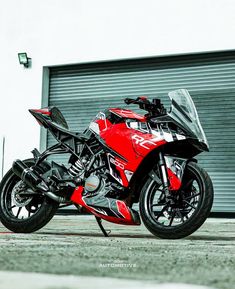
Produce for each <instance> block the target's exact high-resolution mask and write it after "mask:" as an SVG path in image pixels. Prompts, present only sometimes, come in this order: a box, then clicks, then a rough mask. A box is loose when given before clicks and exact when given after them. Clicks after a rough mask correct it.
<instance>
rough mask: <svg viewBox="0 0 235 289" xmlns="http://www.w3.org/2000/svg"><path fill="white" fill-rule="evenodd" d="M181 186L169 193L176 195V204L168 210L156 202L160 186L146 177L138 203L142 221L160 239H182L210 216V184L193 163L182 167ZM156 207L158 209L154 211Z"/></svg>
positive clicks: (204, 173) (203, 173) (164, 205)
mask: <svg viewBox="0 0 235 289" xmlns="http://www.w3.org/2000/svg"><path fill="white" fill-rule="evenodd" d="M187 185H188V186H187ZM181 187H182V189H180V190H179V191H177V192H172V195H173V194H175V196H177V198H178V200H179V201H178V203H177V204H176V205H174V206H168V207H167V204H166V203H165V204H164V203H161V202H159V194H161V193H158V192H160V191H161V186H159V184H157V183H156V182H155V181H154V180H153V179H151V177H148V179H147V180H146V182H145V184H144V186H143V188H142V190H141V193H140V204H139V205H140V215H141V218H142V220H143V223H144V224H145V226H146V228H147V229H148V230H149V231H150V232H151V233H152V234H154V235H155V236H157V237H159V238H163V239H179V238H184V237H186V236H188V235H190V234H192V233H193V232H195V231H196V230H197V229H198V228H199V227H200V226H201V225H202V224H203V223H204V222H205V220H206V219H207V217H208V216H209V214H210V211H211V207H212V204H213V195H214V193H213V185H212V182H211V179H210V177H209V175H208V174H207V172H206V171H205V170H204V169H202V168H200V167H199V166H198V165H197V164H196V163H194V162H189V163H188V164H187V166H186V168H185V173H184V177H183V180H182V186H181ZM157 194H158V197H157V203H156V195H157ZM154 198H155V199H154ZM158 207H160V208H159V209H157V208H158ZM175 221H177V222H178V223H177V222H175ZM180 221H181V223H180Z"/></svg>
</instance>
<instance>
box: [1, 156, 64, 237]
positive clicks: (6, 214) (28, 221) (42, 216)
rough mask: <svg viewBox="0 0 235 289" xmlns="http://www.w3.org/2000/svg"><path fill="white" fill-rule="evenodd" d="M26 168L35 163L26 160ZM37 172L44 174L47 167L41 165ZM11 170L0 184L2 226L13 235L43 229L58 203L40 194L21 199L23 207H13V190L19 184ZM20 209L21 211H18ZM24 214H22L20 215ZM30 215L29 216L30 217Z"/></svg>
mask: <svg viewBox="0 0 235 289" xmlns="http://www.w3.org/2000/svg"><path fill="white" fill-rule="evenodd" d="M23 162H24V163H25V164H26V165H27V166H29V167H30V166H32V165H33V164H34V163H35V161H34V160H33V159H27V160H25V161H23ZM38 170H39V171H40V173H45V172H46V171H47V170H48V165H46V164H45V163H42V164H41V165H40V166H39V167H38ZM20 181H21V180H20V178H19V177H17V176H16V175H15V174H14V173H13V171H12V169H10V170H9V171H8V172H7V173H6V175H5V176H4V178H3V179H2V181H1V184H0V221H1V222H2V224H3V225H4V226H5V227H6V228H7V229H9V230H10V231H13V232H15V233H31V232H34V231H37V230H39V229H41V228H42V227H44V226H45V225H46V224H47V223H48V222H49V221H50V220H51V218H52V217H53V216H54V214H55V212H56V211H57V209H58V206H59V203H57V202H55V201H53V200H51V199H49V198H48V197H46V196H43V195H41V194H37V195H33V197H32V196H31V197H28V200H27V197H26V198H25V199H23V201H24V202H25V206H23V204H22V207H20V206H17V205H15V203H14V202H13V200H12V198H13V197H12V196H13V188H15V186H17V184H19V183H20ZM20 208H21V209H20ZM23 212H24V214H22V213H23ZM30 214H31V215H30Z"/></svg>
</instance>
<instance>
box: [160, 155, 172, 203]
mask: <svg viewBox="0 0 235 289" xmlns="http://www.w3.org/2000/svg"><path fill="white" fill-rule="evenodd" d="M158 165H159V169H160V172H161V178H162V185H163V192H164V193H165V196H166V200H167V201H169V199H170V192H169V181H168V174H167V168H166V162H165V159H164V156H163V153H162V152H159V162H158Z"/></svg>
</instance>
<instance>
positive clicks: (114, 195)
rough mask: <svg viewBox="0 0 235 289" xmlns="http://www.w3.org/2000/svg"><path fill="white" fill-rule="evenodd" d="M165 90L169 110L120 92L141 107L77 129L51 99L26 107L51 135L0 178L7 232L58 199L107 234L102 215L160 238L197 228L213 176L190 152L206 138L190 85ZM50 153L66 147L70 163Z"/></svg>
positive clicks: (34, 221) (40, 217) (44, 215)
mask: <svg viewBox="0 0 235 289" xmlns="http://www.w3.org/2000/svg"><path fill="white" fill-rule="evenodd" d="M169 98H170V100H171V108H170V110H169V111H168V112H167V110H166V108H165V107H164V105H163V104H162V103H161V101H160V100H159V99H153V100H152V101H150V100H149V99H148V98H147V97H137V98H136V99H130V98H126V99H125V100H124V101H125V103H126V104H127V105H130V104H132V105H134V104H135V105H138V106H139V108H140V109H142V110H145V111H146V114H145V115H140V114H138V113H135V112H133V111H131V110H129V109H122V108H110V109H106V110H105V111H103V112H99V113H98V114H97V115H96V117H95V118H94V119H93V120H92V122H91V123H90V125H89V127H88V128H87V129H86V130H85V131H84V132H83V133H78V132H72V131H70V130H69V128H68V124H67V122H66V120H65V118H64V116H63V115H62V113H61V112H60V110H59V109H58V108H56V107H51V108H43V109H30V110H29V112H30V113H31V114H32V115H33V116H34V117H35V118H36V120H37V121H38V123H39V124H40V125H41V126H43V127H44V128H46V129H47V130H48V131H49V132H50V133H51V134H52V135H53V136H54V137H55V139H56V140H57V143H56V144H55V145H53V146H51V147H49V148H47V149H46V150H45V151H44V152H42V153H40V152H39V151H38V150H37V149H34V150H33V151H32V153H33V158H30V159H26V160H23V161H21V160H15V161H14V162H13V165H12V168H11V169H10V170H9V171H8V172H7V173H6V175H5V176H4V177H3V179H2V181H1V184H0V220H1V222H2V224H3V225H4V226H5V227H6V228H8V229H9V230H11V231H13V232H17V233H30V232H34V231H36V230H39V229H40V228H42V227H43V226H45V225H46V224H47V223H48V222H49V221H50V220H51V218H52V217H53V216H54V215H55V213H56V211H57V209H58V207H62V206H68V205H71V204H74V205H75V206H76V207H77V208H78V209H79V210H80V211H86V212H87V213H90V214H93V215H94V216H95V218H96V220H97V222H98V224H99V226H100V229H101V230H102V232H103V233H104V235H105V236H108V233H107V231H106V230H105V229H104V227H103V225H102V223H101V221H102V220H106V221H109V222H113V223H116V224H123V225H140V224H141V220H142V221H143V223H144V225H145V226H146V228H147V229H148V230H149V231H150V232H151V233H152V234H154V235H155V236H157V237H159V238H166V239H177V238H183V237H186V236H188V235H190V234H192V233H193V232H195V231H196V230H197V229H198V228H199V227H200V226H201V225H202V224H203V223H204V221H205V220H206V218H207V217H208V215H209V213H210V210H211V207H212V204H213V185H212V181H211V179H210V177H209V175H208V174H207V172H206V171H205V170H204V169H203V168H201V167H200V166H199V165H198V164H197V160H196V159H195V158H194V157H195V156H196V155H198V154H199V153H201V152H203V151H209V146H208V143H207V139H206V136H205V133H204V131H203V129H202V126H201V124H200V121H199V118H198V114H197V110H196V108H195V105H194V103H193V100H192V98H191V96H190V94H189V92H188V91H187V90H185V89H179V90H176V91H172V92H170V93H169ZM54 154H69V160H68V163H67V164H60V163H58V162H55V161H52V160H50V158H49V159H48V157H49V156H51V155H54ZM135 203H139V211H138V210H135V209H133V204H135ZM140 217H141V218H140Z"/></svg>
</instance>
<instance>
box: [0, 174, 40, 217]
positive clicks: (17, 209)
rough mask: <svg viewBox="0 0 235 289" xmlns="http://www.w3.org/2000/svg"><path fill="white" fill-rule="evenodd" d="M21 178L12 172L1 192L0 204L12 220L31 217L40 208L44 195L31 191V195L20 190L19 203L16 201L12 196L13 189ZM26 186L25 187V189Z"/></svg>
mask: <svg viewBox="0 0 235 289" xmlns="http://www.w3.org/2000/svg"><path fill="white" fill-rule="evenodd" d="M20 182H21V180H20V179H19V178H18V177H17V176H16V175H14V174H12V176H11V177H10V178H9V179H8V181H7V182H6V184H5V186H4V188H3V193H2V200H1V202H2V205H3V206H4V211H5V213H6V214H7V215H8V217H9V218H11V219H12V220H14V221H25V220H26V219H29V218H32V217H33V216H34V215H35V214H36V213H38V211H39V210H40V208H41V205H42V203H43V201H44V199H45V198H44V197H43V196H42V195H40V194H35V193H32V194H31V195H26V194H24V191H22V192H21V193H20V194H19V196H20V200H21V204H20V203H16V201H15V199H14V197H13V190H14V188H15V187H16V185H17V184H19V183H20ZM26 190H27V187H26V188H25V191H26Z"/></svg>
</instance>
